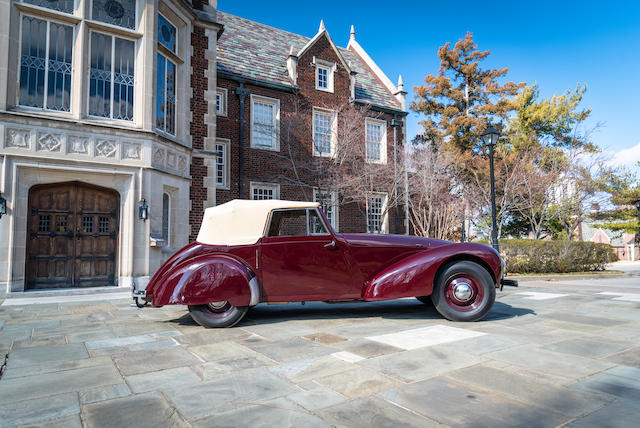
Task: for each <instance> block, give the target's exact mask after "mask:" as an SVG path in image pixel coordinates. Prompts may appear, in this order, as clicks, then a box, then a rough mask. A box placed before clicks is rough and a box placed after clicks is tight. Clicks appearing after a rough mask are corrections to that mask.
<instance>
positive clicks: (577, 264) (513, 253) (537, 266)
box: [500, 239, 618, 273]
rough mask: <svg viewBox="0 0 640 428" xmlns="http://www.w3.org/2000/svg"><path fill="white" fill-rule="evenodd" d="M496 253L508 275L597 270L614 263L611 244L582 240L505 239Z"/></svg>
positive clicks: (614, 254)
mask: <svg viewBox="0 0 640 428" xmlns="http://www.w3.org/2000/svg"><path fill="white" fill-rule="evenodd" d="M500 253H501V255H502V257H504V259H505V261H506V263H507V272H509V273H568V272H588V271H599V270H604V268H605V266H606V265H607V264H608V263H611V262H615V261H617V260H618V257H617V256H616V253H615V251H614V250H613V248H612V247H611V245H609V244H600V243H596V242H582V241H542V240H529V239H505V240H502V241H500Z"/></svg>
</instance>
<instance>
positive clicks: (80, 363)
mask: <svg viewBox="0 0 640 428" xmlns="http://www.w3.org/2000/svg"><path fill="white" fill-rule="evenodd" d="M11 358H13V357H11ZM11 358H10V359H11ZM105 365H106V366H109V365H113V363H112V361H111V358H108V357H97V358H84V359H82V360H72V361H60V362H47V363H42V364H35V365H32V366H24V367H16V368H8V369H7V371H5V372H4V374H3V375H2V379H3V380H4V379H13V378H18V377H23V376H36V375H42V374H46V373H53V372H63V371H66V370H75V369H82V368H87V367H96V366H105ZM0 385H1V384H0Z"/></svg>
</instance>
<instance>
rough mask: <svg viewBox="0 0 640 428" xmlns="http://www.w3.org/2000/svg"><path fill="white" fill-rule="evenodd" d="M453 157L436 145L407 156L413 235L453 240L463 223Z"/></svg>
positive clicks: (420, 146) (459, 187) (425, 147)
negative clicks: (457, 229) (458, 227)
mask: <svg viewBox="0 0 640 428" xmlns="http://www.w3.org/2000/svg"><path fill="white" fill-rule="evenodd" d="M455 165H456V162H455V160H454V156H453V155H452V154H451V153H449V152H445V151H443V150H442V149H441V148H439V147H437V146H435V145H428V144H424V145H419V146H417V147H415V148H414V149H413V150H412V151H411V152H410V155H409V168H410V174H409V177H410V178H409V194H410V198H409V218H410V221H411V225H412V227H413V229H414V230H415V232H416V234H418V235H420V236H425V237H431V238H436V239H452V238H453V237H454V234H455V233H456V228H457V226H458V225H459V224H460V222H461V220H462V214H463V209H464V206H463V204H462V203H461V196H462V186H460V185H459V184H458V183H457V182H456V179H455V177H456V175H457V174H456V173H457V167H456V166H455Z"/></svg>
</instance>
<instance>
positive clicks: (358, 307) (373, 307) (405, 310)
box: [165, 299, 536, 326]
mask: <svg viewBox="0 0 640 428" xmlns="http://www.w3.org/2000/svg"><path fill="white" fill-rule="evenodd" d="M524 315H536V313H535V312H534V311H533V310H531V309H528V308H518V307H513V306H511V305H508V304H506V303H502V302H495V303H494V305H493V308H492V309H491V311H490V312H489V314H488V315H487V316H486V317H485V318H484V319H483V320H481V321H479V322H489V321H500V320H505V319H509V318H516V317H521V316H524ZM338 318H353V319H356V318H358V319H362V318H372V319H375V318H382V319H389V320H393V319H415V320H425V321H429V320H444V318H443V317H442V315H440V314H439V313H438V311H436V309H435V308H434V307H433V306H431V305H425V304H423V303H421V302H418V301H417V300H415V301H414V300H412V299H401V300H390V301H384V302H362V303H324V302H308V303H306V304H304V305H302V304H301V303H289V304H286V305H284V304H283V305H266V304H261V305H259V306H256V307H254V308H252V309H251V310H250V311H249V313H247V316H246V317H245V319H244V320H243V321H241V322H240V324H238V326H246V325H252V324H272V323H278V322H283V321H292V320H309V319H316V320H317V319H327V320H329V319H338ZM165 322H167V323H176V324H178V325H197V324H196V323H195V322H194V321H193V319H192V318H191V316H190V315H189V314H185V315H183V316H181V317H179V318H176V319H172V320H167V321H165Z"/></svg>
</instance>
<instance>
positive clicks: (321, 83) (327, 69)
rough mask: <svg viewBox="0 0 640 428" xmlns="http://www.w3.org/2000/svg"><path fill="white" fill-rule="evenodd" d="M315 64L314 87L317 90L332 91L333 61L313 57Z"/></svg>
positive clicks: (334, 66)
mask: <svg viewBox="0 0 640 428" xmlns="http://www.w3.org/2000/svg"><path fill="white" fill-rule="evenodd" d="M315 65H316V89H317V90H319V91H326V92H333V72H334V70H335V68H336V65H335V63H332V62H326V61H322V60H319V59H315Z"/></svg>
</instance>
